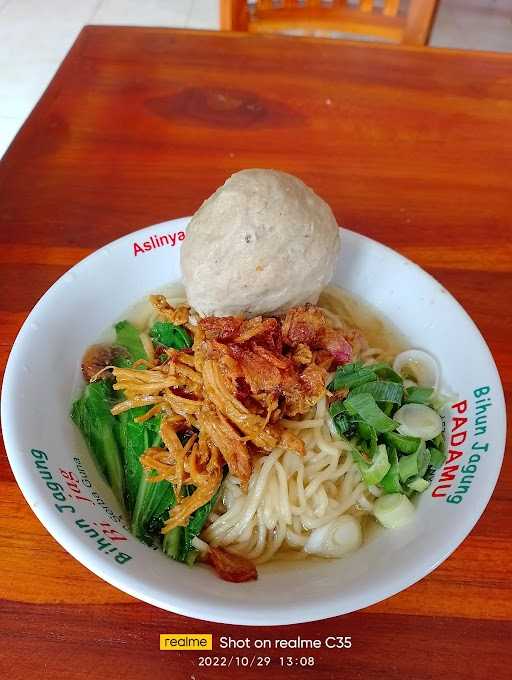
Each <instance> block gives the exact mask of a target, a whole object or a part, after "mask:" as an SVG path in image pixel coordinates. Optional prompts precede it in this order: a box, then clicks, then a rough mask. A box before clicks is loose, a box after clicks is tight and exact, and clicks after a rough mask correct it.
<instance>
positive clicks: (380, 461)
mask: <svg viewBox="0 0 512 680" xmlns="http://www.w3.org/2000/svg"><path fill="white" fill-rule="evenodd" d="M352 457H353V459H354V461H355V462H356V463H357V466H358V467H359V470H360V471H361V476H362V478H363V480H364V481H365V482H366V484H367V485H368V486H371V485H372V484H378V483H379V482H380V481H381V480H382V479H383V478H384V477H385V475H386V473H387V471H388V470H389V468H390V462H389V460H388V453H387V450H386V446H385V445H384V444H380V445H379V446H378V447H377V450H376V452H375V455H374V457H373V460H372V462H371V463H367V462H366V461H365V459H364V458H363V456H362V455H361V453H360V452H359V451H358V450H357V449H353V450H352Z"/></svg>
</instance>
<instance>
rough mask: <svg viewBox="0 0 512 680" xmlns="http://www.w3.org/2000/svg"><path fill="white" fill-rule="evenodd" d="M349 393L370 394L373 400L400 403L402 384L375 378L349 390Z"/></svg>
mask: <svg viewBox="0 0 512 680" xmlns="http://www.w3.org/2000/svg"><path fill="white" fill-rule="evenodd" d="M350 394H351V395H353V394H371V395H372V397H373V398H374V399H375V401H385V402H390V403H392V404H401V403H402V397H403V389H402V385H400V384H399V383H396V382H392V381H389V380H377V381H375V382H367V383H365V384H364V385H358V386H357V387H353V388H352V389H351V390H350Z"/></svg>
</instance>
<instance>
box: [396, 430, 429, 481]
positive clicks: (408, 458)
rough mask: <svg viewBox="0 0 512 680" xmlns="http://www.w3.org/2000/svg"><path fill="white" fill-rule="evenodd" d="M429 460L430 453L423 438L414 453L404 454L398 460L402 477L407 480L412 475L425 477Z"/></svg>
mask: <svg viewBox="0 0 512 680" xmlns="http://www.w3.org/2000/svg"><path fill="white" fill-rule="evenodd" d="M429 462H430V453H429V451H428V449H427V447H426V446H425V442H424V441H423V440H422V441H420V445H419V446H418V448H417V449H416V451H415V452H414V453H410V454H408V455H405V456H402V457H401V458H400V460H399V461H398V472H399V474H400V479H401V480H402V482H407V481H408V480H409V479H410V478H411V477H423V475H424V474H425V472H426V471H427V468H428V464H429Z"/></svg>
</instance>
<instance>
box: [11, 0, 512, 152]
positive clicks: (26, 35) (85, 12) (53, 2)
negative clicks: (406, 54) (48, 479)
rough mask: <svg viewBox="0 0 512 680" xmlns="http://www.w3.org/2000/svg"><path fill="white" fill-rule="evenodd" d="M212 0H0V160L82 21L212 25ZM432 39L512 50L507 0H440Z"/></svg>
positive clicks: (214, 9)
mask: <svg viewBox="0 0 512 680" xmlns="http://www.w3.org/2000/svg"><path fill="white" fill-rule="evenodd" d="M217 5H218V0H0V158H1V156H2V155H3V153H4V151H5V150H6V149H7V147H8V145H9V144H10V142H11V140H12V139H13V137H14V135H15V134H16V132H17V131H18V129H19V127H20V126H21V124H22V123H23V121H24V120H25V118H26V117H27V116H28V114H29V113H30V111H31V110H32V108H33V106H34V104H35V103H36V102H37V100H38V99H39V97H40V96H41V94H42V92H43V91H44V89H45V87H46V86H47V84H48V83H49V81H50V80H51V78H52V76H53V74H54V73H55V71H56V69H57V68H58V66H59V64H60V62H61V60H62V58H63V57H64V55H65V54H66V52H67V51H68V49H69V47H70V46H71V44H72V43H73V41H74V39H75V37H76V35H77V34H78V32H79V31H80V29H81V27H82V26H83V25H84V24H86V23H89V24H132V25H139V26H175V27H188V28H210V29H216V28H218V7H217ZM431 44H432V45H435V46H443V47H459V48H465V49H483V50H499V51H510V52H512V0H440V7H439V11H438V13H437V17H436V22H435V25H434V30H433V33H432V40H431Z"/></svg>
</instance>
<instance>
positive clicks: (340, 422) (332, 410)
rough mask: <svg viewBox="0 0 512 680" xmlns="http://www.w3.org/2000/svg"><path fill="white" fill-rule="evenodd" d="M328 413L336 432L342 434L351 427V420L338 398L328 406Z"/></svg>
mask: <svg viewBox="0 0 512 680" xmlns="http://www.w3.org/2000/svg"><path fill="white" fill-rule="evenodd" d="M329 415H330V416H331V419H332V422H333V424H334V427H335V428H336V431H337V433H338V434H344V433H345V432H347V431H348V430H350V428H351V427H352V420H351V419H350V418H349V416H348V414H347V412H346V411H345V409H344V407H343V401H342V400H341V399H338V401H334V402H333V403H332V404H331V405H330V406H329Z"/></svg>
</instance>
